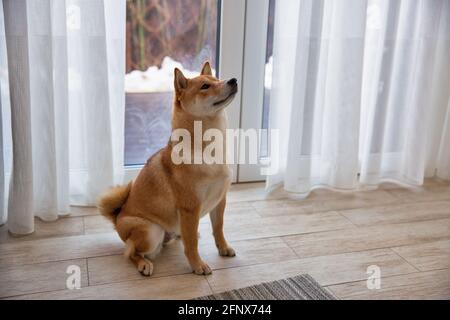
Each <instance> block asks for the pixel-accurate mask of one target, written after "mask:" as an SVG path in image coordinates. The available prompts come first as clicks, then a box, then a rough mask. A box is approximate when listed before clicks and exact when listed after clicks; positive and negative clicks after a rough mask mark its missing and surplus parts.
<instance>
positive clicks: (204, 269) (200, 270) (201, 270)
mask: <svg viewBox="0 0 450 320" xmlns="http://www.w3.org/2000/svg"><path fill="white" fill-rule="evenodd" d="M192 269H193V272H194V273H195V274H198V275H203V274H211V273H212V270H211V268H210V267H209V266H208V264H206V263H205V262H203V261H201V262H200V263H199V264H198V265H197V266H195V267H193V268H192Z"/></svg>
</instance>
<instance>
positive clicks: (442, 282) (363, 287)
mask: <svg viewBox="0 0 450 320" xmlns="http://www.w3.org/2000/svg"><path fill="white" fill-rule="evenodd" d="M327 288H328V289H330V290H331V291H332V292H333V293H334V294H335V295H336V296H337V297H339V298H340V299H347V300H375V299H383V300H387V299H392V300H423V299H441V300H449V299H450V270H449V269H445V270H438V271H429V272H416V273H410V274H403V275H397V276H391V277H382V278H381V288H380V289H374V290H369V289H367V284H366V281H358V282H351V283H344V284H338V285H333V286H329V287H327Z"/></svg>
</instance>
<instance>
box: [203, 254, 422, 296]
mask: <svg viewBox="0 0 450 320" xmlns="http://www.w3.org/2000/svg"><path fill="white" fill-rule="evenodd" d="M370 265H378V266H379V267H380V268H381V270H383V274H385V275H395V274H405V273H411V272H416V269H414V268H413V267H412V266H410V265H409V264H407V263H406V262H405V261H404V260H403V259H402V258H400V257H399V256H398V255H396V254H395V253H394V252H393V251H392V250H387V249H382V250H371V251H364V252H356V253H346V254H340V255H329V256H321V257H313V258H305V259H298V260H289V261H284V262H274V263H268V264H259V265H253V266H247V267H238V268H231V269H222V270H217V271H215V272H214V273H213V274H212V275H211V276H208V277H207V279H208V282H209V284H210V285H211V288H212V290H213V291H214V292H222V291H226V290H231V289H234V288H241V287H246V286H249V285H253V284H257V283H261V282H266V281H272V280H278V279H283V278H286V277H291V276H295V275H299V274H305V273H308V274H310V275H311V276H312V277H314V278H315V279H316V280H317V281H318V282H319V283H320V284H321V285H324V286H326V285H330V284H337V283H343V282H350V281H357V280H362V279H366V278H367V273H366V271H367V267H368V266H370Z"/></svg>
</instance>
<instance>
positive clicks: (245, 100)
mask: <svg viewBox="0 0 450 320" xmlns="http://www.w3.org/2000/svg"><path fill="white" fill-rule="evenodd" d="M246 4H247V5H246V17H245V19H246V21H245V43H244V48H245V50H244V63H243V71H242V72H243V83H242V104H241V128H242V129H243V130H247V129H257V130H259V129H261V125H262V115H263V104H264V77H265V64H266V49H267V26H268V17H269V0H247V1H246ZM258 140H259V141H258V147H259V148H260V142H261V137H258ZM260 160H261V159H260V157H259V155H258V161H259V162H260ZM264 180H266V177H265V176H263V175H261V164H260V163H258V164H240V165H239V168H238V181H239V182H251V181H264Z"/></svg>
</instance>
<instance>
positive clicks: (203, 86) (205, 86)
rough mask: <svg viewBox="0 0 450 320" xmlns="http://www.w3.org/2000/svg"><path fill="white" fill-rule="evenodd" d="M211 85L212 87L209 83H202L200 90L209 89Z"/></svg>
mask: <svg viewBox="0 0 450 320" xmlns="http://www.w3.org/2000/svg"><path fill="white" fill-rule="evenodd" d="M209 87H211V86H210V85H209V84H207V83H205V84H204V85H202V87H201V88H200V90H208V89H209Z"/></svg>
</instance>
